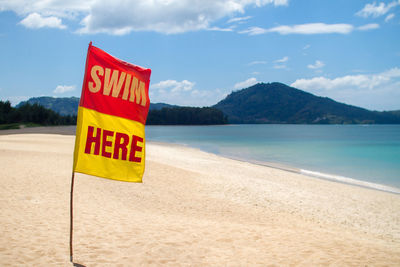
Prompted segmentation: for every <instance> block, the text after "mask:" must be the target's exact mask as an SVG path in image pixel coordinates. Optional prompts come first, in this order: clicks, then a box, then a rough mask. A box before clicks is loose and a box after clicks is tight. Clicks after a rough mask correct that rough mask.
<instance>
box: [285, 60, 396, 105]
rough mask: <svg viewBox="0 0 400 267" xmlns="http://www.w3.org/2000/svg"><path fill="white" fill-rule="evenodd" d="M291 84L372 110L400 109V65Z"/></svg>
mask: <svg viewBox="0 0 400 267" xmlns="http://www.w3.org/2000/svg"><path fill="white" fill-rule="evenodd" d="M291 86H293V87H296V88H299V89H302V90H305V91H308V92H311V93H314V94H316V95H320V96H327V97H331V98H333V99H335V100H337V101H342V102H345V103H349V104H353V105H358V106H362V107H366V108H370V109H380V110H383V109H400V102H399V101H398V99H400V68H398V67H395V68H392V69H390V70H387V71H384V72H381V73H377V74H359V75H346V76H342V77H337V78H334V79H331V78H326V77H314V78H311V79H298V80H296V81H295V82H294V83H292V84H291Z"/></svg>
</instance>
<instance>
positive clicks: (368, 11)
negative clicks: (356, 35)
mask: <svg viewBox="0 0 400 267" xmlns="http://www.w3.org/2000/svg"><path fill="white" fill-rule="evenodd" d="M397 5H400V1H393V2H390V3H388V4H385V3H383V2H380V3H379V4H376V2H373V3H372V4H366V5H365V6H364V8H363V9H361V10H360V11H358V12H357V13H356V15H357V16H360V17H364V18H368V17H374V18H376V17H380V16H382V15H385V14H386V13H388V12H389V10H390V9H392V8H393V7H395V6H397Z"/></svg>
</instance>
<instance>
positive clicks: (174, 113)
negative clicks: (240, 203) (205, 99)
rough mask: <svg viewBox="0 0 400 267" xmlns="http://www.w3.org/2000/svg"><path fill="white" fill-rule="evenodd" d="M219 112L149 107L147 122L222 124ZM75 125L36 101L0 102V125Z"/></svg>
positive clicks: (223, 118) (69, 117)
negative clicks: (13, 104) (19, 102)
mask: <svg viewBox="0 0 400 267" xmlns="http://www.w3.org/2000/svg"><path fill="white" fill-rule="evenodd" d="M227 122H228V120H227V117H226V116H225V115H224V113H222V111H220V110H218V109H215V108H210V107H203V108H198V107H164V108H162V109H159V110H156V109H154V110H150V111H149V114H148V116H147V122H146V124H147V125H215V124H226V123H227ZM15 123H16V124H29V123H33V124H39V125H45V126H46V125H75V124H76V116H75V115H60V114H59V113H57V112H55V111H53V110H51V109H48V108H45V107H43V106H42V105H40V104H37V103H35V104H30V103H25V104H23V105H19V106H18V107H12V106H11V104H10V102H9V101H5V102H4V101H0V124H15Z"/></svg>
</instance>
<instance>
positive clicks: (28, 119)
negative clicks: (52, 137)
mask: <svg viewBox="0 0 400 267" xmlns="http://www.w3.org/2000/svg"><path fill="white" fill-rule="evenodd" d="M74 124H76V116H73V115H65V116H63V115H60V114H58V113H57V112H55V111H53V110H51V109H47V108H45V107H43V106H41V105H39V104H33V105H31V104H29V103H26V104H24V105H21V106H19V107H18V108H14V107H12V106H11V103H10V102H9V101H5V102H4V101H0V125H1V127H0V129H18V128H20V126H21V125H24V127H33V126H49V125H74Z"/></svg>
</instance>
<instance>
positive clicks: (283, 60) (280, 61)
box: [274, 56, 289, 63]
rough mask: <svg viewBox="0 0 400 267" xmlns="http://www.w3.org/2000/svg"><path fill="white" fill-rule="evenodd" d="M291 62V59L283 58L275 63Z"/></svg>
mask: <svg viewBox="0 0 400 267" xmlns="http://www.w3.org/2000/svg"><path fill="white" fill-rule="evenodd" d="M288 60H289V57H287V56H286V57H283V58H281V59H277V60H275V61H274V62H275V63H285V62H287V61H288Z"/></svg>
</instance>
